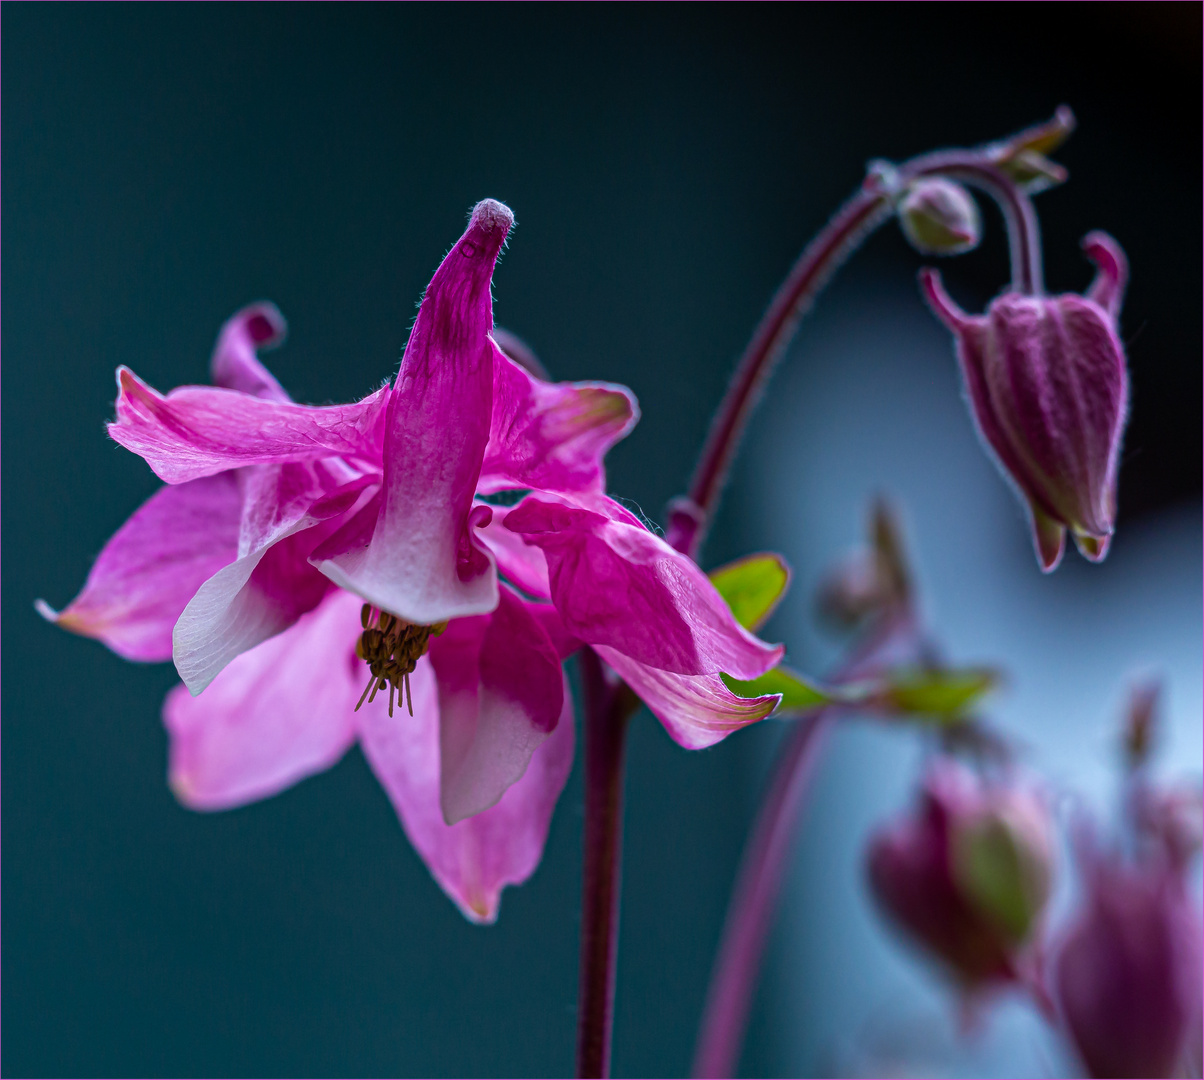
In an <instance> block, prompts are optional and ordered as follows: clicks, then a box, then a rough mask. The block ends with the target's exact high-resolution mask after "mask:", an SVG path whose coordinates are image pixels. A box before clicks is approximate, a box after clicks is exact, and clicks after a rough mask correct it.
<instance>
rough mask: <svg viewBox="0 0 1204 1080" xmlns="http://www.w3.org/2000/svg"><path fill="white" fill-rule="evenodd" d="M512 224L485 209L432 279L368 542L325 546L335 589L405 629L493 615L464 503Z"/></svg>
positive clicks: (473, 481)
mask: <svg viewBox="0 0 1204 1080" xmlns="http://www.w3.org/2000/svg"><path fill="white" fill-rule="evenodd" d="M513 222H514V216H513V215H512V214H511V213H510V211H509V210H508V209H507V208H506V207H504V206H502V204H501V203H498V202H494V201H493V200H491V199H487V200H485V202H482V203H480V204H478V206H477V207H476V209H475V210H474V211H473V215H472V220H471V221H470V222H469V225H468V229H467V231H466V232H465V233H464V235H463V236H462V237H461V238H460V240H459V241H458V242H457V243H456V245H455V246H454V247H453V248H452V249H451V251H450V252H449V253H448V255H447V257H446V258H445V259H444V260H443V263H442V265H441V266H440V267H439V269H438V270H436V271H435V276H434V277H433V278H432V279H431V283H430V285H429V286H428V287H427V290H426V296H425V297H424V299H423V301H422V307H421V308H420V309H419V312H418V318H417V319H416V320H415V322H414V328H413V330H412V331H411V332H410V341H409V344H408V345H407V346H406V351H405V356H404V358H403V359H402V362H401V371H400V372H399V373H398V376H397V381H396V382H395V383H394V386H393V391H392V394H391V396H390V401H389V413H388V420H387V430H386V435H385V443H384V486H383V489H382V498H381V502H380V508H379V513H378V517H377V519H376V521H375V523H374V526H373V531H372V534H371V538H370V539H368V541H367V543H366V544H364V543H363V535H362V534H361V535H360V536H358V537H356V538H355V543H354V544H352V543H351V538H350V537H343V538H340V539H342V540H346V541H347V543H348V546H345V547H344V548H343V549H342V550H340V549H339V546H338V545H337V544H334V543H331V544H328V545H326V546H325V547H324V548H323V549H322V551H321V552H320V553H318V554H317V555H316V556H315V565H317V566H318V567H319V568H320V569H321V570H322V572H323V573H324V574H326V575H327V576H328V577H329V578H330V579H331V580H332V581H334V582H335V583H336V584H338V585H341V586H342V587H343V588H345V589H349V590H351V591H352V592H354V593H357V594H358V595H360V596H362V597H363V598H364V599H365V600H368V601H370V602H371V603H372V604H374V605H376V606H377V607H379V608H381V609H383V610H385V611H389V612H392V613H393V614H394V615H397V616H399V617H401V618H403V619H405V620H407V621H408V622H412V623H417V624H420V625H429V624H433V623H437V622H442V621H444V620H447V619H450V618H455V617H458V616H465V615H474V614H479V613H482V612H486V611H491V610H493V607H494V606H495V605H496V604H497V595H498V594H497V573H496V571H495V569H494V565H493V561H492V559H490V557H489V556H488V555H487V554H486V553H485V551H484V549H483V548H482V547H481V546H480V544H479V543H478V541H477V539H476V537H475V535H474V534H475V531H476V530H475V525H476V524H478V523H480V524H484V523H486V522H487V521H488V512H487V509H486V508H481V507H478V508H476V509H475V510H474V508H473V504H472V500H473V494H474V492H475V490H476V485H477V478H478V476H479V475H480V471H481V461H482V459H483V457H484V455H485V447H486V445H487V443H488V440H489V424H490V414H491V411H492V405H493V379H494V353H495V352H498V353H499V355H500V352H499V350H498V349H497V347H496V346H495V345H494V343H493V341H492V340H491V339H490V337H489V331H490V330H491V329H492V328H493V301H492V298H491V296H490V284H491V281H492V277H493V267H494V263H495V261H496V259H497V255H498V252H499V251H500V250H501V247H502V244H503V243H504V242H505V239H506V234H507V233H508V232H509V230H510V226H511V225H512V224H513Z"/></svg>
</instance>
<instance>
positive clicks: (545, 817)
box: [358, 659, 573, 923]
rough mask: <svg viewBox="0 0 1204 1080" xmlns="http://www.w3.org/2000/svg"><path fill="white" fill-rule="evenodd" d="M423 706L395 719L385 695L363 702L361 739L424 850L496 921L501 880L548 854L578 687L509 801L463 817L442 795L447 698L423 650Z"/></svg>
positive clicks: (419, 694)
mask: <svg viewBox="0 0 1204 1080" xmlns="http://www.w3.org/2000/svg"><path fill="white" fill-rule="evenodd" d="M410 683H411V689H412V691H413V699H414V716H413V717H412V718H411V717H409V716H406V715H404V714H403V715H401V716H399V717H396V716H395V717H394V718H393V719H392V720H390V719H389V716H388V713H387V711H385V710H384V709H382V708H381V707H380V706H381V704H382V702H381V700H380V699H379V698H378V699H377V700H376V701H375V702H373V704H372V706H365V707H364V709H362V710H361V711H360V713H359V714H358V716H359V730H360V742H361V744H362V746H363V750H364V756H365V757H367V759H368V763H369V764H370V765H371V766H372V769H373V771H374V772H375V773H376V775H377V777H378V778H379V780H380V782H381V784H383V785H384V788H385V791H386V792H387V793H388V795H389V798H390V799H391V800H392V802H393V805H394V806H395V807H396V809H397V813H398V815H399V816H400V818H401V823H402V826H403V828H404V829H405V831H406V835H407V836H408V837H409V838H410V842H411V843H412V844H413V845H414V847H415V849H416V850H417V851H418V854H419V855H420V856H422V859H423V861H424V862H425V863H426V865H427V867H428V868H429V869H430V871H431V874H432V876H433V877H434V878H435V880H436V881H437V882H438V883H439V887H440V888H442V889H443V891H444V892H445V893H447V895H448V896H449V897H450V898H451V899H452V900H453V901H454V902H455V904H456V905H457V906H458V907H459V908H460V910H461V911H462V912H463V913H464V916H465V917H466V918H467V919H469V920H470V921H471V922H475V923H491V922H494V921H496V919H497V915H498V906H499V904H500V902H501V893H502V889H503V888H505V887H506V886H507V885H521V884H522V883H523V882H524V881H526V880H527V878H529V877H530V876H531V875H532V874H533V873H534V872H535V868H536V867H537V866H538V865H539V860H540V858H541V857H542V855H543V847H544V842H545V841H546V840H547V836H548V825H549V824H550V822H551V819H552V811H553V810H554V809H555V807H556V800H557V799H558V798H559V797H560V792H561V791H562V790H563V789H564V784H565V781H566V780H567V779H568V775H569V770H570V768H571V767H572V764H573V710H572V697H571V695H570V694H569V693H568V690H567V687H565V689H564V704H563V707H562V710H561V713H560V717H559V720H558V722H557V724H556V727H555V729H554V730H553V731H552V733H551V735H549V736H548V738H546V739H545V740H544V741H543V742H542V743H541V744H540V745H539V747H538V748H537V749H536V750H535V753H534V754H533V755H532V757H531V762H530V764H529V765H528V766H527V771H526V772H525V773H524V774H523V776H522V778H521V779H520V780H518V781H517V782H516V783H514V784H512V785H511V786H510V787H509V788H508V789H507V790H506V793H505V794H504V795H503V796H502V798H501V801H500V802H498V803H497V805H496V806H492V807H490V808H489V809H488V810H486V811H484V812H483V813H480V814H477V815H475V816H474V817H470V818H465V819H464V820H463V821H459V822H457V823H456V824H455V825H448V824H446V823H445V822H444V820H443V811H442V809H441V807H440V799H439V776H440V756H439V707H438V693H437V689H436V685H435V675H434V670H433V668H432V667H431V665H430V663H429V662H428V661H427V660H425V659H423V660H420V661H419V662H418V669H417V670H416V671H415V672H414V674H413V675H411V676H410Z"/></svg>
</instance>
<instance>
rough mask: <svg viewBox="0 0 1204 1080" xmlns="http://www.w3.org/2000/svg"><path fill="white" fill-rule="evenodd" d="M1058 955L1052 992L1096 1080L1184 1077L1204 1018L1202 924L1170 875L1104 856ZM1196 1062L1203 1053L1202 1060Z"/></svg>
mask: <svg viewBox="0 0 1204 1080" xmlns="http://www.w3.org/2000/svg"><path fill="white" fill-rule="evenodd" d="M1086 869H1087V882H1086V886H1087V895H1086V899H1085V902H1084V903H1083V904H1082V906H1081V908H1080V910H1079V913H1078V915H1077V917H1076V918H1075V919H1074V920H1073V922H1072V924H1071V926H1070V928H1069V930H1068V931H1067V933H1066V934H1065V936H1064V938H1063V940H1062V943H1061V946H1060V948H1059V949H1058V950H1057V962H1056V967H1055V970H1054V991H1055V994H1056V997H1057V1002H1058V1007H1059V1010H1060V1012H1061V1014H1062V1017H1063V1020H1064V1022H1065V1024H1066V1027H1067V1029H1068V1031H1069V1033H1070V1036H1071V1039H1072V1040H1073V1042H1074V1044H1075V1047H1076V1049H1077V1050H1078V1051H1079V1054H1080V1055H1081V1057H1082V1059H1083V1063H1084V1065H1086V1066H1087V1070H1088V1072H1089V1074H1090V1075H1091V1076H1184V1075H1188V1074H1187V1073H1186V1072H1184V1071H1183V1069H1184V1067H1185V1056H1186V1055H1187V1054H1188V1052H1189V1051H1188V1048H1187V1041H1188V1040H1189V1039H1190V1038H1192V1037H1193V1035H1195V1034H1196V1033H1197V1032H1198V1030H1199V1029H1198V1028H1196V1026H1195V1025H1196V1023H1198V1021H1199V1017H1200V915H1199V907H1198V904H1194V903H1193V902H1192V901H1191V899H1190V898H1189V896H1188V894H1187V890H1186V888H1185V887H1184V883H1183V882H1182V881H1181V880H1180V879H1179V877H1178V876H1177V875H1176V874H1175V873H1174V872H1172V871H1168V870H1167V869H1166V868H1165V866H1157V865H1154V866H1129V865H1125V864H1124V863H1121V862H1118V861H1116V860H1115V859H1112V858H1104V857H1102V856H1099V855H1093V856H1091V857H1090V861H1089V865H1088V866H1087V868H1086ZM1196 1053H1197V1054H1198V1053H1199V1050H1198V1049H1197V1050H1196Z"/></svg>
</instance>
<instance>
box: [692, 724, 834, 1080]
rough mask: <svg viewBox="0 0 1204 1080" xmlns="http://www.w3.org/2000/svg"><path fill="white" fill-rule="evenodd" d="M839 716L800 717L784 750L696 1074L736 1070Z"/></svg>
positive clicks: (743, 881)
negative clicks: (826, 741)
mask: <svg viewBox="0 0 1204 1080" xmlns="http://www.w3.org/2000/svg"><path fill="white" fill-rule="evenodd" d="M834 717H835V713H834V711H833V710H831V709H827V710H823V711H821V712H818V713H814V714H812V715H811V716H807V717H803V718H802V719H800V720H798V721H796V722H795V725H794V730H793V731H791V732H790V734H789V735H788V736H787V741H786V746H785V747H784V749H783V750H782V751H781V752H780V753H779V755H778V759H777V763H776V765H775V766H774V775H773V780H772V782H771V784H770V788H769V792H768V794H767V795H766V798H765V801H764V802H763V803H762V804H761V810H760V812H759V814H758V815H757V820H756V824H755V825H754V826H753V831H752V835H751V836H750V838H749V841H748V845H747V847H746V848H745V854H744V858H743V860H742V862H741V864H740V872H739V876H738V877H737V879H736V887H735V889H734V890H733V891H732V898H731V902H730V904H729V907H728V915H727V923H726V925H725V926H724V928H723V944H722V946H721V947H720V951H719V955H718V957H717V959H716V961H715V972H714V975H713V976H712V978H711V987H710V993H709V994H708V996H707V1003H706V1009H705V1011H704V1013H703V1018H702V1027H701V1029H700V1032H699V1039H698V1048H697V1051H696V1055H695V1058H694V1072H693V1075H694V1076H702V1077H718V1076H733V1075H734V1074H735V1068H736V1064H737V1059H738V1057H739V1054H740V1047H741V1045H742V1043H743V1041H744V1029H745V1026H746V1025H747V1023H748V1012H749V1009H750V1008H751V1006H752V997H753V990H754V989H755V988H756V983H757V976H758V973H759V972H760V968H761V955H762V953H763V952H764V951H765V939H766V936H767V935H768V933H769V928H770V924H771V920H772V917H773V913H774V909H775V908H776V907H777V898H778V894H779V893H780V892H781V887H782V875H783V874H784V873H785V871H786V867H787V866H788V865H789V860H788V859H787V858H786V854H787V852H788V851H789V850H790V848H791V847H792V846H793V843H794V838H795V835H796V833H797V832H798V829H799V825H800V823H801V817H802V814H801V810H802V805H803V802H804V800H805V798H806V794H807V791H808V788H809V787H810V780H811V776H812V774H813V773H814V771H815V761H816V759H817V757H818V756H819V748H820V744H821V742H822V740H823V736H824V735H825V733H826V732H827V730H828V728H829V727H830V726H831V723H832V720H833V719H834Z"/></svg>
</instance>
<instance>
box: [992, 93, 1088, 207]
mask: <svg viewBox="0 0 1204 1080" xmlns="http://www.w3.org/2000/svg"><path fill="white" fill-rule="evenodd" d="M1074 128H1075V119H1074V113H1073V112H1071V111H1070V108H1069V107H1068V106H1066V105H1062V106H1060V107H1059V108H1058V111H1057V112H1055V113H1054V115H1053V117H1052V118H1051V119H1050V120H1047V121H1046V122H1045V123H1043V124H1037V125H1036V126H1035V127H1031V128H1026V129H1025V130H1024V131H1021V132H1020V133H1018V134H1016V135H1013V136H1012V137H1011V138H1010V139H1005V140H1004V141H1003V142H1000V143H996V144H995V145H994V146H991V147H990V148H988V150H987V156H988V158H989V159H990V161H991V163H992V164H993V165H995V166H996V167H997V168H998V169H1000V170H1001V171H1003V172H1004V173H1006V174H1007V175H1008V176H1009V177H1011V179H1012V180H1014V181H1015V182H1016V183H1017V184H1020V185H1021V186H1022V187H1024V188H1026V189H1027V190H1028V191H1029V192H1030V193H1035V192H1038V191H1044V190H1045V189H1046V188H1049V187H1052V186H1053V185H1055V184H1060V183H1062V182H1063V181H1064V180H1065V179H1066V170H1065V169H1064V168H1062V166H1061V165H1058V164H1057V163H1056V162H1053V161H1050V160H1049V158H1048V157H1046V155H1047V154H1051V153H1053V151H1055V150H1056V149H1057V148H1058V147H1059V146H1061V145H1062V143H1064V142H1065V141H1066V140H1067V139H1068V138H1069V137H1070V133H1071V132H1072V131H1074Z"/></svg>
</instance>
